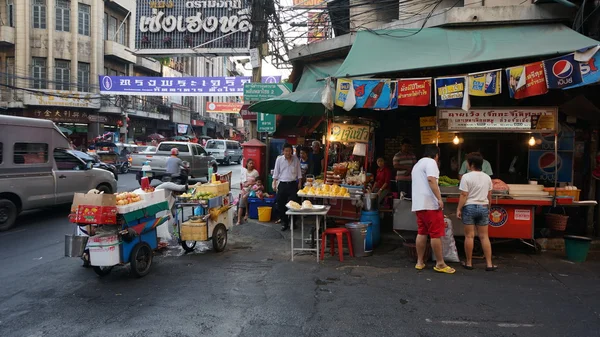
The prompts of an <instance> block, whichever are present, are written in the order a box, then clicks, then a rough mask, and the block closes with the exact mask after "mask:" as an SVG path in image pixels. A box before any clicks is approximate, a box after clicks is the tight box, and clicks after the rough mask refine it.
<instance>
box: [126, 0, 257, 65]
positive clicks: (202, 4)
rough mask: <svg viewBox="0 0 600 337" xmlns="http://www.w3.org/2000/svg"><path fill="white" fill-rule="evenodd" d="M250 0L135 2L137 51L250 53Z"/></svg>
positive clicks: (140, 0)
mask: <svg viewBox="0 0 600 337" xmlns="http://www.w3.org/2000/svg"><path fill="white" fill-rule="evenodd" d="M250 4H251V1H250V0H233V1H192V0H138V1H136V30H135V48H136V51H135V52H136V54H144V55H164V54H177V55H181V54H193V55H198V54H205V53H207V54H217V55H247V54H248V49H249V43H250V31H251V30H252V24H251V23H250Z"/></svg>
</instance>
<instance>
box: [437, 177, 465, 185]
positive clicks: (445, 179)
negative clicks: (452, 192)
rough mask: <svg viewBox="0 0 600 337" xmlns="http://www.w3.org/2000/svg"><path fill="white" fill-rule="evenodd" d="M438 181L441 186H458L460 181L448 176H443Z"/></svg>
mask: <svg viewBox="0 0 600 337" xmlns="http://www.w3.org/2000/svg"><path fill="white" fill-rule="evenodd" d="M438 182H439V185H440V186H457V185H458V183H459V182H460V181H459V180H458V179H452V178H450V177H448V176H441V177H440V179H439V181H438Z"/></svg>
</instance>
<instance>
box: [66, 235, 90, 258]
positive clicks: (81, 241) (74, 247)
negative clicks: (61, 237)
mask: <svg viewBox="0 0 600 337" xmlns="http://www.w3.org/2000/svg"><path fill="white" fill-rule="evenodd" d="M87 242H88V237H87V236H78V235H68V234H67V235H65V256H66V257H81V256H82V255H83V252H84V251H85V246H86V245H87Z"/></svg>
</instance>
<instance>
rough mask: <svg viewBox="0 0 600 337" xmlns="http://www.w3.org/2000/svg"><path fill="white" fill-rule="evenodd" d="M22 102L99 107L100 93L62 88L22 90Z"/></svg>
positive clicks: (72, 106)
mask: <svg viewBox="0 0 600 337" xmlns="http://www.w3.org/2000/svg"><path fill="white" fill-rule="evenodd" d="M23 104H25V105H44V106H60V107H70V108H90V109H100V95H94V94H90V93H81V92H76V91H62V90H39V93H38V92H27V91H26V92H24V93H23Z"/></svg>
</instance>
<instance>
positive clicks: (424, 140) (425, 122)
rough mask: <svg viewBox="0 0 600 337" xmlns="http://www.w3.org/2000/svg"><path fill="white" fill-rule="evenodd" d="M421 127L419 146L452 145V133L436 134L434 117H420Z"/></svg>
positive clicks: (435, 119)
mask: <svg viewBox="0 0 600 337" xmlns="http://www.w3.org/2000/svg"><path fill="white" fill-rule="evenodd" d="M419 125H420V127H421V145H427V144H436V143H440V144H442V143H452V140H453V139H454V133H452V132H438V131H437V118H436V117H435V116H429V117H421V118H420V120H419Z"/></svg>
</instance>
